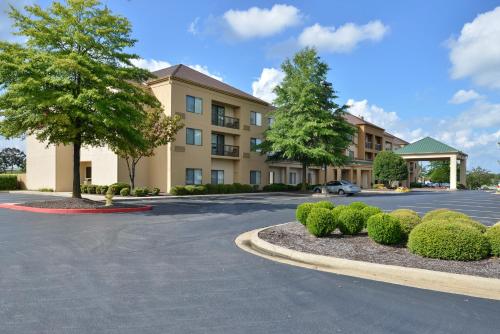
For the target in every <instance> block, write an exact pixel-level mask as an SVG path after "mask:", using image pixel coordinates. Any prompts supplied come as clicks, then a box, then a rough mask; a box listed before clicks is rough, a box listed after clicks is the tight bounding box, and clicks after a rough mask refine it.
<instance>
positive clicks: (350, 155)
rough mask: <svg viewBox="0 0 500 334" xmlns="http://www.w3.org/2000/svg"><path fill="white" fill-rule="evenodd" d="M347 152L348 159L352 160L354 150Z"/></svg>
mask: <svg viewBox="0 0 500 334" xmlns="http://www.w3.org/2000/svg"><path fill="white" fill-rule="evenodd" d="M348 153H349V159H351V160H354V151H353V150H349V151H348Z"/></svg>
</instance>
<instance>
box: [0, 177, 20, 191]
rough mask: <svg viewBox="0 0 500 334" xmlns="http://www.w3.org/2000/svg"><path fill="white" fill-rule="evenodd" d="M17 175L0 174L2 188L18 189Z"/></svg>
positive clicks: (0, 186)
mask: <svg viewBox="0 0 500 334" xmlns="http://www.w3.org/2000/svg"><path fill="white" fill-rule="evenodd" d="M16 189H17V175H15V174H0V190H16Z"/></svg>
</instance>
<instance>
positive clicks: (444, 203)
mask: <svg viewBox="0 0 500 334" xmlns="http://www.w3.org/2000/svg"><path fill="white" fill-rule="evenodd" d="M418 204H423V205H434V203H418ZM439 204H443V205H446V204H450V205H453V206H465V207H474V208H489V209H494V208H493V207H491V205H489V206H485V205H477V204H455V203H451V202H439ZM495 212H500V209H499V210H497V211H495Z"/></svg>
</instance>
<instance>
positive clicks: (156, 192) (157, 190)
mask: <svg viewBox="0 0 500 334" xmlns="http://www.w3.org/2000/svg"><path fill="white" fill-rule="evenodd" d="M159 194H160V188H156V187H154V188H153V189H152V190H151V195H153V196H158V195H159Z"/></svg>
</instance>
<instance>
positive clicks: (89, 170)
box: [85, 166, 92, 179]
mask: <svg viewBox="0 0 500 334" xmlns="http://www.w3.org/2000/svg"><path fill="white" fill-rule="evenodd" d="M85 178H86V179H91V178H92V167H90V166H87V167H85Z"/></svg>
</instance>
